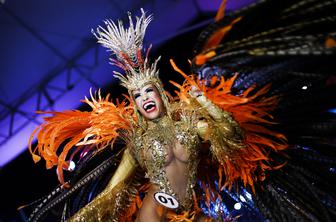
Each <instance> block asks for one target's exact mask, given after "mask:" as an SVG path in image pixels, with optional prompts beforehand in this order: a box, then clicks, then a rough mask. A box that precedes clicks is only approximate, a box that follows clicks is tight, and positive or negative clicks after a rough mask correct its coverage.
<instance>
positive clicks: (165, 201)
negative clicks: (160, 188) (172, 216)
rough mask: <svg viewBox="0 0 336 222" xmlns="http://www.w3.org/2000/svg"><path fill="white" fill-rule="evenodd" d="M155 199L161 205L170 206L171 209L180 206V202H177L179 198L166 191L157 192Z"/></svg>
mask: <svg viewBox="0 0 336 222" xmlns="http://www.w3.org/2000/svg"><path fill="white" fill-rule="evenodd" d="M154 199H155V200H156V201H157V202H159V203H160V204H161V205H163V206H165V207H168V208H170V209H176V208H178V207H179V203H178V202H177V200H176V199H175V198H174V197H172V196H170V195H169V194H166V193H162V192H156V193H155V194H154Z"/></svg>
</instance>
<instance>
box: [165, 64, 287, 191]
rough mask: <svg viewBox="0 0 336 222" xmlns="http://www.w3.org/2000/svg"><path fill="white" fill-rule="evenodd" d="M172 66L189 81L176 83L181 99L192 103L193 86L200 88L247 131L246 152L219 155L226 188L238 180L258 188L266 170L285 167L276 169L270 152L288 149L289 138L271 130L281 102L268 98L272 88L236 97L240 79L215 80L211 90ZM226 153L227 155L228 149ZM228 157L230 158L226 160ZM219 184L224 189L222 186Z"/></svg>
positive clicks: (240, 150) (276, 98) (274, 97)
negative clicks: (234, 88) (235, 85)
mask: <svg viewBox="0 0 336 222" xmlns="http://www.w3.org/2000/svg"><path fill="white" fill-rule="evenodd" d="M171 63H172V66H173V68H174V69H175V70H176V71H177V72H179V73H180V74H182V76H183V77H184V78H185V82H184V83H183V85H179V84H177V83H174V82H172V83H173V84H174V85H175V86H176V87H178V88H179V91H178V92H176V93H177V94H178V97H179V99H180V100H184V101H186V103H188V100H189V99H190V95H189V91H190V90H191V87H192V86H196V87H197V88H198V89H200V90H201V91H203V93H204V95H205V96H206V97H207V98H208V99H209V100H210V101H211V102H212V103H214V104H215V105H217V106H218V107H220V108H221V109H223V110H224V111H226V112H229V113H231V114H232V117H233V118H234V120H235V121H236V122H237V123H238V124H239V126H240V128H241V129H242V130H243V133H244V139H243V140H244V141H242V142H243V148H242V149H239V150H236V151H235V152H232V153H230V155H229V154H228V153H222V154H220V155H218V156H216V157H217V159H218V157H219V159H218V160H217V161H218V162H219V163H220V166H219V169H218V174H219V178H220V179H219V182H220V183H221V181H222V174H223V172H224V175H225V183H224V186H223V187H229V188H231V187H232V185H233V183H234V182H235V181H237V180H241V181H242V182H243V184H244V185H245V186H246V185H250V186H251V187H252V189H254V182H257V181H262V180H264V177H265V173H264V172H265V171H266V170H271V169H278V168H279V167H281V166H282V165H280V166H275V167H274V166H272V160H271V158H270V156H269V153H270V151H275V152H277V151H280V150H284V149H286V148H287V140H286V137H285V136H284V135H283V134H281V133H277V132H275V131H273V130H270V129H269V128H268V127H267V126H269V125H271V124H274V122H273V121H272V118H273V117H272V116H271V115H270V112H271V111H272V110H274V109H275V108H276V105H277V103H278V97H277V96H272V97H267V96H266V93H267V91H268V89H269V86H266V87H264V88H262V89H259V90H258V91H256V92H254V91H255V90H254V89H255V87H251V88H249V89H247V90H246V91H245V92H243V93H242V94H240V95H232V94H231V88H232V85H233V83H234V80H235V78H236V76H234V77H232V78H230V79H228V80H224V78H221V79H213V83H215V82H216V84H215V86H214V87H208V86H206V84H205V82H204V81H203V80H199V79H197V78H195V77H194V76H188V75H186V74H185V73H183V71H181V70H180V69H179V68H178V67H177V66H176V65H175V64H174V63H173V61H171ZM210 85H214V84H210ZM223 152H225V150H224V149H223ZM228 156H229V158H226V157H228ZM221 157H223V158H221ZM219 185H220V186H219V187H222V186H221V184H219Z"/></svg>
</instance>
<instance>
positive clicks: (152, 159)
mask: <svg viewBox="0 0 336 222" xmlns="http://www.w3.org/2000/svg"><path fill="white" fill-rule="evenodd" d="M192 122H193V121H191V120H190V119H189V120H188V119H187V118H184V120H181V121H173V120H172V119H171V118H169V117H168V116H165V117H163V118H161V119H160V120H158V121H155V122H150V123H149V124H148V128H147V130H146V132H144V133H142V134H140V133H136V134H137V135H136V137H135V139H134V140H135V141H134V142H135V143H134V149H135V150H134V151H135V152H134V154H135V157H136V159H137V160H138V162H139V164H140V165H141V166H142V168H143V169H145V170H146V176H147V177H148V178H149V179H150V181H151V183H153V184H155V185H157V186H158V187H159V189H160V191H161V192H163V193H166V194H169V195H171V196H173V197H174V198H176V200H177V201H178V202H179V206H180V207H179V209H188V208H190V206H191V205H192V202H193V201H192V192H193V187H194V185H195V182H196V172H197V164H198V155H197V154H198V144H199V138H198V136H197V132H196V130H195V128H194V127H192V126H191V125H192V124H193V123H192ZM176 144H179V145H180V146H182V148H183V150H184V151H185V152H186V153H187V155H188V161H187V162H186V168H187V169H186V175H185V176H186V178H187V187H186V195H185V197H184V198H183V201H181V200H180V198H179V197H178V195H177V194H176V192H174V190H173V188H172V186H171V183H170V181H169V179H168V177H167V174H166V164H167V156H168V149H171V148H172V147H174V146H176Z"/></svg>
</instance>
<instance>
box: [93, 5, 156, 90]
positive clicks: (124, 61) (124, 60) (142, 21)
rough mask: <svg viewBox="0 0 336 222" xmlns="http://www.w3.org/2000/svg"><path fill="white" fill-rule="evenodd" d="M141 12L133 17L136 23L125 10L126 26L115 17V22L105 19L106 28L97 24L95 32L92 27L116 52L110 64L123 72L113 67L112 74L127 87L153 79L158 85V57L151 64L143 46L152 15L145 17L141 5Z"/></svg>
mask: <svg viewBox="0 0 336 222" xmlns="http://www.w3.org/2000/svg"><path fill="white" fill-rule="evenodd" d="M141 13H142V15H141V17H136V24H135V25H134V23H133V20H132V17H131V14H130V13H128V18H129V27H128V28H124V26H123V22H122V21H120V20H118V24H116V23H114V22H113V21H111V20H106V21H105V24H106V28H103V27H101V26H99V27H98V28H97V30H96V32H95V31H93V30H92V32H93V34H94V36H95V37H96V38H97V39H98V43H100V44H102V45H103V46H104V47H106V48H108V49H109V51H111V52H112V55H115V56H116V58H110V61H111V64H112V65H116V66H118V67H120V68H121V69H123V70H124V71H125V75H123V74H121V73H119V72H116V71H114V74H115V77H117V78H118V79H120V81H121V85H123V86H124V87H126V88H127V89H128V90H129V91H132V90H134V89H139V88H141V87H143V86H144V85H146V84H148V83H153V84H154V85H156V86H157V87H159V88H160V86H161V81H160V80H159V78H158V72H159V71H158V70H157V63H158V61H159V60H160V57H159V58H157V59H156V60H155V62H154V63H152V64H150V63H149V61H148V53H149V50H150V47H149V49H148V50H144V48H143V39H144V36H145V32H146V29H147V26H148V24H149V23H150V22H151V21H152V19H153V16H152V15H150V16H148V17H146V13H145V12H144V10H143V9H141ZM143 54H145V56H144V55H143Z"/></svg>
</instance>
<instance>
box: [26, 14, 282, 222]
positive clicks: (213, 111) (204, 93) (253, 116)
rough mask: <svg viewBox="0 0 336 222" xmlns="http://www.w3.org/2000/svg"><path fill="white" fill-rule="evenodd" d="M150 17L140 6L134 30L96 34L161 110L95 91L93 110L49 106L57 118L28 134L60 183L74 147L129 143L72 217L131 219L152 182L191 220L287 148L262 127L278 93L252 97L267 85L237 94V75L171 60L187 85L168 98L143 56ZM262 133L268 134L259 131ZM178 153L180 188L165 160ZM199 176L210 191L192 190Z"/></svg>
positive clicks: (170, 215) (179, 215) (256, 176)
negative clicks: (213, 182) (208, 76)
mask: <svg viewBox="0 0 336 222" xmlns="http://www.w3.org/2000/svg"><path fill="white" fill-rule="evenodd" d="M150 20H151V17H149V18H146V16H145V13H144V12H143V14H142V17H141V18H138V19H137V24H136V25H135V26H133V23H132V20H131V19H130V24H131V25H130V28H129V29H126V30H124V29H123V27H122V25H120V24H119V26H117V25H115V24H114V23H113V22H110V21H108V22H107V24H108V28H107V29H106V30H105V29H103V28H101V27H100V29H98V30H97V31H98V34H96V37H97V38H98V40H99V42H100V43H102V44H103V45H104V46H105V47H108V48H109V49H110V50H112V52H113V53H114V54H115V55H116V56H117V59H114V60H112V62H113V63H115V64H117V65H119V66H120V67H122V68H123V69H124V70H125V71H126V73H127V75H126V77H125V76H123V75H121V74H119V73H117V74H116V75H117V77H118V78H119V79H121V81H122V84H123V85H124V86H126V87H127V89H128V90H129V92H130V95H131V92H132V90H133V89H136V88H139V87H143V86H144V85H146V84H149V83H150V84H153V85H154V86H155V87H156V88H157V90H158V91H159V93H160V96H161V98H162V100H163V103H164V106H165V109H166V113H165V115H164V116H162V117H160V118H157V119H155V120H152V121H149V120H146V119H144V118H143V117H142V116H141V115H140V114H139V112H138V111H137V110H136V108H135V104H134V101H133V100H132V98H131V99H130V98H128V99H127V98H126V101H125V102H122V103H118V104H117V105H115V104H114V103H112V102H111V101H109V96H108V97H107V98H105V99H104V98H101V96H100V94H99V93H98V95H97V97H98V98H95V96H91V97H92V98H91V100H89V99H86V100H85V102H86V103H87V104H89V105H90V106H91V107H92V111H90V112H80V111H65V112H50V113H51V114H53V116H52V117H47V118H45V122H44V123H43V124H42V125H41V126H39V127H38V128H37V129H36V130H35V131H34V133H33V135H32V137H31V141H32V138H33V137H34V135H37V139H38V144H37V147H36V148H35V149H34V150H33V149H32V147H31V146H30V150H31V152H32V154H33V158H34V160H35V161H38V160H39V159H40V157H43V158H44V159H45V160H46V163H47V168H51V167H53V166H57V172H58V177H59V180H60V181H61V183H64V178H63V169H67V168H68V165H69V161H71V159H72V157H73V155H74V154H72V155H71V156H70V157H68V153H69V152H70V151H71V152H72V153H75V154H76V153H80V152H81V151H87V149H88V146H89V148H90V149H91V150H95V151H99V150H101V149H105V148H106V147H113V143H114V141H115V140H116V139H121V140H123V142H124V145H125V148H124V149H123V150H122V152H123V158H122V160H121V162H120V164H119V167H118V169H117V171H116V172H115V173H114V175H113V177H112V179H111V180H110V182H109V184H108V185H107V187H106V188H105V190H104V191H103V192H102V193H100V194H99V195H98V196H97V197H96V198H95V199H94V200H93V201H92V202H90V203H89V204H88V205H87V206H85V207H84V208H82V209H81V210H80V211H79V212H78V213H76V214H75V215H74V216H73V217H71V218H70V219H69V221H130V220H133V219H134V218H135V215H136V213H137V211H138V209H139V208H141V205H142V199H141V198H140V195H139V192H144V193H146V192H148V187H149V186H151V185H155V186H156V187H157V189H158V190H159V191H160V192H163V193H165V194H168V195H170V196H172V197H174V198H175V199H176V200H177V201H178V203H179V207H178V208H177V209H175V210H169V211H168V212H167V211H165V218H167V219H169V220H171V221H181V220H183V219H185V220H186V221H188V220H189V221H190V220H194V219H196V217H197V215H198V214H199V212H200V208H199V207H198V204H197V203H198V202H199V201H200V200H203V201H206V202H210V201H211V200H212V199H211V198H214V197H216V196H218V195H219V194H218V192H219V190H221V189H222V188H224V187H229V188H231V187H232V185H233V183H234V182H235V181H237V180H240V181H242V182H243V183H244V185H246V186H247V185H249V186H250V187H252V188H253V186H254V183H255V182H257V181H262V180H263V179H264V171H265V170H268V169H271V166H270V164H271V162H272V161H271V159H270V158H269V157H268V151H269V150H270V149H273V150H276V151H277V150H282V149H285V148H286V142H285V138H284V137H283V136H282V135H281V134H277V133H274V132H272V131H270V130H268V129H266V128H265V127H263V126H261V125H260V123H263V124H265V123H270V122H269V121H268V120H266V119H267V118H268V114H267V111H270V110H272V109H273V108H274V106H275V105H276V102H277V98H276V97H270V98H265V99H264V100H258V101H256V100H255V99H256V98H257V97H258V98H261V97H263V96H264V94H265V93H266V92H267V89H266V88H264V89H262V90H260V91H258V92H256V93H255V94H254V95H251V94H248V91H247V92H246V93H245V94H243V95H242V96H240V97H237V96H233V95H231V93H230V89H231V87H232V84H233V81H234V78H232V79H229V80H227V81H225V80H224V79H218V80H217V83H218V84H217V85H216V87H212V86H206V85H207V84H204V82H202V80H198V79H197V78H194V77H193V76H188V75H186V74H184V73H183V72H182V71H181V70H179V69H178V68H177V67H176V66H175V64H173V66H174V68H175V70H176V71H178V72H180V73H181V74H182V75H183V76H184V78H185V82H184V83H183V84H182V85H178V84H177V83H174V84H175V85H176V86H177V87H178V88H179V93H178V95H177V96H176V98H171V99H170V101H169V100H168V96H167V95H166V94H165V93H164V90H163V88H162V84H161V81H160V80H159V79H158V71H157V69H156V64H157V62H158V59H157V60H156V61H155V63H154V64H153V65H150V64H149V62H148V59H147V56H146V57H145V58H143V57H142V51H141V50H142V48H143V47H142V39H143V35H144V32H145V29H146V27H147V25H148V23H149V22H150ZM119 32H120V33H119ZM123 35H124V36H123ZM117 37H118V38H119V37H120V39H118V38H117ZM123 38H124V39H127V41H126V40H125V41H124V40H123ZM128 40H129V41H130V42H131V44H129V42H128ZM194 88H196V89H198V90H199V92H201V93H200V94H199V95H196V96H195V95H192V93H190V92H192V91H193V89H194ZM223 101H228V102H225V103H223ZM252 126H258V127H252ZM262 133H266V134H268V135H269V137H267V138H266V137H262V136H259V135H260V134H262ZM61 144H62V146H61ZM93 145H94V146H93ZM202 149H206V150H208V151H209V153H210V155H209V156H202V157H201V156H200V152H201V150H202ZM179 152H180V153H182V154H183V155H184V156H185V159H184V160H183V161H180V162H181V165H182V166H183V167H182V169H183V174H184V175H183V176H184V177H186V178H187V179H186V181H187V182H186V184H185V185H182V187H183V188H182V189H178V190H177V188H176V187H177V185H180V184H177V185H176V184H174V183H175V182H173V181H174V180H173V175H171V174H172V173H170V174H169V175H168V173H167V159H168V158H169V156H170V155H173V156H174V157H178V156H179ZM171 153H172V154H171ZM200 162H202V164H203V163H205V164H208V165H211V166H213V167H215V168H216V169H217V171H216V172H211V173H212V174H213V175H216V177H217V178H218V182H219V184H218V188H217V189H216V188H214V187H209V186H205V185H204V184H205V183H206V182H207V181H206V180H209V178H210V177H206V176H205V175H204V172H203V173H202V171H199V167H200ZM179 164H180V163H179ZM141 172H145V177H147V178H148V179H149V182H147V183H145V184H141V183H139V180H138V179H139V177H142V173H141ZM208 173H209V172H208ZM224 176H225V178H224ZM196 180H201V182H202V184H203V188H202V189H203V193H205V194H206V195H205V196H202V195H199V194H198V193H197V192H196V191H195V189H194V187H195V185H196ZM208 182H209V181H208ZM158 211H160V209H158Z"/></svg>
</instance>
